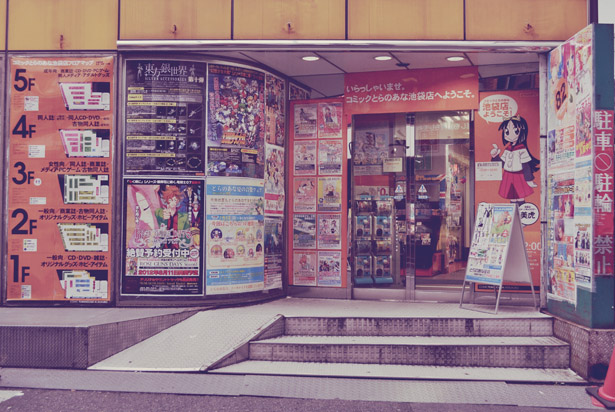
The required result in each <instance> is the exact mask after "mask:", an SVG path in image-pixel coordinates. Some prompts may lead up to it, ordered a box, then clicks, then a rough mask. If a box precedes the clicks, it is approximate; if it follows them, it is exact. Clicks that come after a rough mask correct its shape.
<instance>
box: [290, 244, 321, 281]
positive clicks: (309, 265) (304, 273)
mask: <svg viewBox="0 0 615 412" xmlns="http://www.w3.org/2000/svg"><path fill="white" fill-rule="evenodd" d="M317 264H318V262H317V253H316V252H315V251H306V250H294V251H293V285H296V286H316V285H317V278H316V265H317Z"/></svg>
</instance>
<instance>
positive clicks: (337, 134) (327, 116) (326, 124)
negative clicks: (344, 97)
mask: <svg viewBox="0 0 615 412" xmlns="http://www.w3.org/2000/svg"><path fill="white" fill-rule="evenodd" d="M342 120H343V119H342V104H341V103H326V102H323V103H318V137H319V138H320V139H328V138H336V139H341V138H342V126H343V122H342Z"/></svg>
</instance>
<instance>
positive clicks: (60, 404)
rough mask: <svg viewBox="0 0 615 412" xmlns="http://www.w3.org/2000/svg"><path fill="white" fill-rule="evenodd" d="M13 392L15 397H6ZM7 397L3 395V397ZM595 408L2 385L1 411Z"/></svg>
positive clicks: (549, 411) (527, 411)
mask: <svg viewBox="0 0 615 412" xmlns="http://www.w3.org/2000/svg"><path fill="white" fill-rule="evenodd" d="M12 392H17V393H18V395H17V396H13V397H11V398H9V399H7V400H4V401H3V399H6V398H7V397H8V396H9V395H11V394H12ZM3 395H4V396H3ZM597 410H599V409H598V408H596V409H585V410H583V409H559V408H527V407H523V408H522V407H517V406H502V405H468V404H454V403H446V404H443V403H399V402H364V401H343V400H314V399H289V398H261V397H250V396H239V397H230V396H193V395H174V394H157V393H126V392H96V391H67V390H41V389H21V390H20V389H12V388H11V389H10V390H8V389H7V390H2V389H0V411H11V412H22V411H23V412H33V411H45V412H56V411H57V412H76V411H79V412H82V411H96V412H120V411H127V412H128V411H130V412H140V411H143V412H155V411H182V412H183V411H207V412H226V411H250V412H260V411H262V412H278V411H279V412H291V411H302V412H303V411H309V412H319V411H323V412H325V411H326V412H341V411H353V412H382V411H409V412H414V411H421V412H486V411H498V412H521V411H523V412H564V411H571V412H572V411H574V412H580V411H594V412H595V411H597Z"/></svg>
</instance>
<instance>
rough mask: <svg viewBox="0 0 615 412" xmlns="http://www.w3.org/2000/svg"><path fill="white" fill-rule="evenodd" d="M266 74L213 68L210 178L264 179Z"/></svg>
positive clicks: (233, 68) (208, 164) (210, 113)
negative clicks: (239, 177)
mask: <svg viewBox="0 0 615 412" xmlns="http://www.w3.org/2000/svg"><path fill="white" fill-rule="evenodd" d="M264 88H265V74H264V73H261V72H258V71H255V70H250V69H245V68H242V67H234V66H224V65H218V64H210V65H209V79H208V90H207V93H208V108H207V113H208V115H207V116H208V117H207V119H208V124H207V175H208V176H241V177H253V178H262V177H263V174H264V157H265V153H264V152H265V90H264Z"/></svg>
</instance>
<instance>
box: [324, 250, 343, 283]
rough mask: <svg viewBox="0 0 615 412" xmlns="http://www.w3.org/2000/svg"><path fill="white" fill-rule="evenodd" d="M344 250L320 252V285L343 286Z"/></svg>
mask: <svg viewBox="0 0 615 412" xmlns="http://www.w3.org/2000/svg"><path fill="white" fill-rule="evenodd" d="M341 268H342V252H332V251H319V252H318V286H334V287H340V286H342V276H341Z"/></svg>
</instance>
